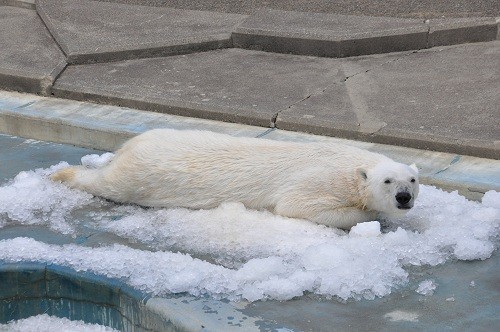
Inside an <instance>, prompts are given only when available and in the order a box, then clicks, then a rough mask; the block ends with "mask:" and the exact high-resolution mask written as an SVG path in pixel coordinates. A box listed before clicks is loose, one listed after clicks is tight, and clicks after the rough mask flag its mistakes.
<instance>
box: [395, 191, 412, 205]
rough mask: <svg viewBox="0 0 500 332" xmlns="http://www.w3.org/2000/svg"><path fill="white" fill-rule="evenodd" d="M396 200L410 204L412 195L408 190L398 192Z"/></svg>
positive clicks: (403, 203)
mask: <svg viewBox="0 0 500 332" xmlns="http://www.w3.org/2000/svg"><path fill="white" fill-rule="evenodd" d="M396 201H398V203H400V204H402V205H406V204H408V202H409V201H411V195H410V194H409V193H407V192H400V193H397V194H396Z"/></svg>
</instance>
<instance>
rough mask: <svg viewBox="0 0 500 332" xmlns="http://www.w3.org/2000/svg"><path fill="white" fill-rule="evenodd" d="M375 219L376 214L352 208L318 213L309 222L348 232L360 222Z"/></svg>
mask: <svg viewBox="0 0 500 332" xmlns="http://www.w3.org/2000/svg"><path fill="white" fill-rule="evenodd" d="M376 218H377V212H375V211H365V210H361V209H358V208H354V207H345V208H338V209H335V210H327V211H323V212H320V213H318V214H317V215H315V216H314V217H313V218H311V221H314V222H315V223H318V224H323V225H326V226H330V227H337V228H341V229H346V230H349V229H351V227H352V226H354V225H356V224H357V223H360V222H365V221H372V220H375V219H376Z"/></svg>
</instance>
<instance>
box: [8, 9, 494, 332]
mask: <svg viewBox="0 0 500 332" xmlns="http://www.w3.org/2000/svg"><path fill="white" fill-rule="evenodd" d="M35 3H36V5H35ZM139 3H140V4H143V5H144V4H147V5H150V6H137V4H139ZM200 10H201V11H200ZM352 15H357V16H352ZM359 15H365V16H362V17H360V16H359ZM499 16H500V9H499V3H498V1H489V0H483V1H473V2H471V1H453V2H452V1H444V0H443V1H420V2H415V1H409V0H408V1H384V2H368V1H364V0H360V1H334V2H333V1H323V0H315V1H308V2H307V4H306V2H299V1H279V2H277V1H260V0H256V1H223V0H214V1H202V2H193V1H168V2H167V1H161V0H158V1H156V0H151V1H138V0H113V1H89V0H37V1H34V0H24V1H22V0H0V45H2V46H1V47H0V89H2V90H4V91H0V133H3V134H11V135H16V136H21V137H26V138H35V139H40V140H46V141H52V142H60V143H68V144H72V145H76V146H80V147H85V148H93V149H98V150H114V149H116V148H117V147H118V146H119V145H120V144H121V143H122V142H123V141H124V140H126V139H128V138H130V137H132V136H133V135H136V134H138V133H140V132H143V131H145V130H148V129H152V128H158V127H168V128H177V129H208V130H213V131H217V132H224V133H228V134H231V135H236V136H253V137H266V138H270V139H286V140H306V141H311V140H312V141H317V140H326V141H342V142H344V143H346V144H352V145H355V146H359V147H363V148H367V149H369V150H372V151H376V152H381V153H384V154H387V155H389V156H390V157H392V158H394V159H396V160H399V161H402V162H406V163H410V162H416V163H417V164H418V165H419V167H420V168H421V174H422V180H423V182H424V183H427V184H435V185H438V186H440V187H443V188H446V189H450V190H459V192H460V193H461V194H464V195H465V196H467V197H468V198H471V199H479V198H480V197H481V195H482V193H484V192H485V191H487V190H491V189H493V190H497V191H500V129H499V128H500V108H499V105H500V93H499V89H498V87H499V86H500V41H498V40H497V39H498V36H499V21H498V19H497V17H499ZM424 19H429V20H428V21H425V20H424ZM5 90H8V91H5ZM54 97H56V98H54ZM75 100H78V101H75ZM310 134H315V135H310ZM344 139H350V141H344ZM22 142H23V141H22V139H19V138H13V137H9V136H0V155H1V157H2V162H0V181H2V182H3V181H5V180H7V179H9V178H12V176H14V175H15V174H17V173H18V172H19V171H21V170H25V169H33V168H38V167H45V166H48V165H51V164H54V163H57V162H58V161H59V160H67V161H69V162H73V161H74V162H77V161H78V160H79V157H81V155H83V154H88V153H89V152H90V151H91V150H86V149H80V148H75V147H70V146H65V145H53V144H39V145H26V144H22ZM34 146H37V148H36V149H34ZM49 233H50V232H47V231H46V230H43V229H35V228H29V227H28V228H25V227H17V228H16V227H13V228H4V229H2V232H1V236H0V238H11V237H15V236H20V235H23V234H24V235H29V236H33V237H38V239H39V240H41V241H47V242H50V241H55V242H56V243H59V242H61V241H62V242H61V243H66V242H71V241H74V239H70V238H64V239H63V238H61V237H60V236H58V235H57V234H49ZM94 239H95V240H96V241H103V242H106V241H109V242H120V241H121V239H117V238H109V237H107V235H106V234H101V235H99V236H96V237H94ZM65 241H66V242H65ZM120 243H121V242H120ZM89 245H91V243H90V242H89ZM498 264H499V259H498V254H496V255H495V256H494V257H493V258H492V259H489V260H487V261H486V262H468V263H464V262H461V263H451V264H446V265H444V266H441V267H436V268H433V269H432V271H431V272H429V273H432V274H433V278H435V279H436V281H437V282H438V283H439V284H440V285H444V286H443V287H440V289H441V290H442V293H440V294H436V295H435V296H433V297H432V299H431V300H424V301H422V299H421V298H419V297H418V296H417V295H416V294H415V293H414V292H410V291H408V292H405V291H402V292H401V293H396V294H394V295H393V296H390V297H387V298H384V299H380V300H375V301H360V302H353V303H347V304H341V303H339V302H336V301H329V300H324V299H316V298H310V297H303V298H300V299H297V300H293V301H287V302H275V301H267V302H258V303H254V304H252V305H250V306H247V307H245V308H237V307H233V306H230V307H225V309H224V310H228V311H223V310H222V309H221V312H234V311H237V312H238V314H239V315H244V316H245V317H247V319H248V321H249V322H250V321H251V322H255V321H258V324H260V325H259V326H260V327H261V328H262V329H265V328H267V329H279V328H287V329H292V330H312V331H322V330H325V331H330V330H332V327H335V328H336V329H338V330H359V331H365V330H366V331H367V330H374V329H375V330H386V331H401V330H409V329H416V330H445V329H458V330H469V329H475V330H484V331H488V330H494V327H495V326H498V318H496V315H497V312H498V291H497V289H496V288H495V287H496V285H497V284H498V280H497V279H498V278H497V277H496V276H497V275H498V273H497V272H498ZM426 273H428V272H426ZM470 280H476V284H477V285H478V287H476V288H475V289H474V290H472V289H471V288H470V287H469V286H468V285H469V284H470ZM479 285H480V286H479ZM451 297H456V298H457V299H458V298H462V299H467V300H466V301H455V302H450V301H446V299H448V298H451ZM167 300H168V299H167ZM172 301H173V300H172ZM189 301H191V302H190V303H192V305H193V308H195V307H196V306H197V305H200V303H195V301H194V300H193V299H190V300H189ZM189 301H188V302H189ZM159 306H160V307H161V305H159ZM202 307H203V306H202V305H201V306H200V307H199V310H198V311H196V310H195V314H199V315H200V317H205V318H207V316H203V315H206V312H204V310H202ZM397 310H401V311H412V310H417V311H419V312H420V313H422V314H423V316H422V317H424V318H422V319H421V320H419V322H417V323H415V322H410V321H408V320H394V321H391V320H387V319H386V318H384V315H385V314H386V313H390V312H393V311H397ZM208 316H209V315H208ZM360 317H363V319H360ZM216 318H217V317H216ZM219 318H220V317H219ZM211 319H212V320H213V319H214V317H211V318H210V317H208V318H207V320H211ZM224 319H226V318H224ZM215 320H217V319H215ZM282 331H283V330H282Z"/></svg>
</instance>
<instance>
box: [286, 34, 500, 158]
mask: <svg viewBox="0 0 500 332" xmlns="http://www.w3.org/2000/svg"><path fill="white" fill-rule="evenodd" d="M388 56H394V55H388ZM464 64H467V65H464ZM344 66H354V67H359V68H360V69H361V70H359V72H360V73H359V74H358V75H354V76H352V77H350V78H349V79H348V80H347V81H346V82H345V83H341V84H336V85H333V86H331V87H330V88H328V89H327V90H325V91H324V92H323V93H320V94H318V95H314V96H311V97H310V98H308V99H307V100H304V101H303V102H301V103H297V104H295V105H293V106H292V107H290V108H289V109H287V110H284V111H282V112H280V113H279V115H278V118H277V122H276V127H278V128H281V129H288V130H298V131H306V132H312V133H316V134H323V135H331V136H340V137H346V138H353V139H361V140H365V141H371V142H378V143H386V144H394V145H402V146H409V147H414V148H419V149H431V150H437V151H445V152H453V153H457V154H467V155H473V156H481V157H486V158H494V159H500V150H499V148H498V142H499V140H500V131H499V129H498V128H500V109H499V108H498V105H500V95H499V94H498V87H499V86H500V75H499V70H500V42H498V41H494V42H489V43H477V44H467V45H461V46H455V47H453V46H451V47H441V48H436V49H432V50H425V51H421V52H417V53H413V54H411V55H409V56H405V55H401V58H400V59H398V60H397V61H387V62H386V63H385V64H383V65H381V66H378V67H375V68H371V67H369V66H367V64H366V63H365V64H363V63H359V62H358V60H357V59H355V58H353V59H350V60H346V61H345V64H344ZM363 69H364V70H363Z"/></svg>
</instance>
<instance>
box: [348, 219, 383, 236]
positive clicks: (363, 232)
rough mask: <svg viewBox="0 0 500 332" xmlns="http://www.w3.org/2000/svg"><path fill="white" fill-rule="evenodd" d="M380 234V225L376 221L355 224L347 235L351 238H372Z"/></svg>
mask: <svg viewBox="0 0 500 332" xmlns="http://www.w3.org/2000/svg"><path fill="white" fill-rule="evenodd" d="M380 234H381V233H380V223H379V222H378V221H370V222H363V223H360V224H357V225H356V226H354V227H353V228H351V231H350V232H349V235H350V236H353V237H374V236H379V235H380Z"/></svg>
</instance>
